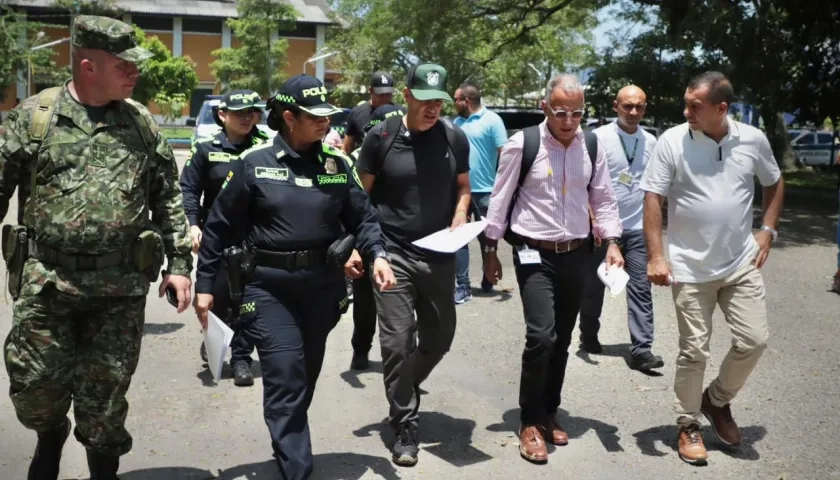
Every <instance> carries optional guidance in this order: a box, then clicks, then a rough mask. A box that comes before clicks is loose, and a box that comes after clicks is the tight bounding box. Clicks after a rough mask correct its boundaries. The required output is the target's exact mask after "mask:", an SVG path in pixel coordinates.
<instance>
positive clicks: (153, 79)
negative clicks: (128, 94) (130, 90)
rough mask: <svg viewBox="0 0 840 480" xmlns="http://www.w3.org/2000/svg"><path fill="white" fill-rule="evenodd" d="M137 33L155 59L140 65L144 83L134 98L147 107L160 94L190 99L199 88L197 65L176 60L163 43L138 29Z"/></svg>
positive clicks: (136, 29) (135, 28) (142, 82)
mask: <svg viewBox="0 0 840 480" xmlns="http://www.w3.org/2000/svg"><path fill="white" fill-rule="evenodd" d="M134 31H135V32H136V35H137V41H138V43H139V44H140V46H141V47H143V48H145V49H146V50H149V51H150V52H152V53H153V54H154V56H153V57H152V58H150V59H148V60H146V61H144V62H142V63H140V65H139V68H140V79H139V80H138V81H137V86H135V87H134V95H133V96H132V98H134V100H136V101H138V102H140V103H142V104H144V105H147V104H148V103H149V102H151V101H153V100H154V99H155V97H156V96H157V95H158V94H163V95H164V96H165V97H169V98H171V97H175V96H176V95H178V94H180V95H183V96H184V97H186V98H189V97H190V96H191V95H192V92H193V90H194V89H195V87H196V86H197V85H198V75H197V74H196V73H195V63H194V62H193V61H192V60H191V59H190V58H189V57H173V56H172V52H170V51H169V48H167V47H166V45H164V44H163V42H161V41H160V40H159V39H158V38H157V37H155V36H147V35H146V34H145V32H143V30H141V29H140V28H139V27H137V26H135V27H134Z"/></svg>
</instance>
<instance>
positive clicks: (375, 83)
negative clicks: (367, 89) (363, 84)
mask: <svg viewBox="0 0 840 480" xmlns="http://www.w3.org/2000/svg"><path fill="white" fill-rule="evenodd" d="M370 86H371V88H373V93H376V94H380V95H381V94H383V93H394V77H392V76H391V74H390V73H388V72H376V73H374V74H373V76H371V77H370Z"/></svg>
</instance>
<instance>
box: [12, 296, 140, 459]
mask: <svg viewBox="0 0 840 480" xmlns="http://www.w3.org/2000/svg"><path fill="white" fill-rule="evenodd" d="M145 306H146V297H83V296H76V295H69V294H66V293H63V292H60V291H58V290H57V289H56V288H55V287H54V286H53V285H47V286H45V287H44V289H43V290H41V291H40V292H39V293H38V294H36V295H23V296H21V297H20V298H19V299H18V301H17V302H16V303H15V306H14V322H13V324H12V330H11V331H10V332H9V336H8V337H7V338H6V343H5V347H4V352H5V358H6V371H7V372H8V374H9V382H10V385H11V387H10V389H9V392H10V395H11V398H12V404H13V405H14V407H15V412H16V413H17V417H18V419H19V420H20V422H21V423H22V424H23V426H25V427H26V428H29V429H32V430H35V431H37V432H41V431H47V430H51V429H54V428H56V427H57V426H59V425H61V423H62V422H63V420H64V418H65V417H66V416H67V413H68V412H69V410H70V402H71V401H72V402H73V414H74V417H75V420H76V429H75V431H74V433H75V436H76V439H77V440H78V441H79V442H80V443H81V444H82V445H84V446H85V448H87V449H89V450H92V451H95V452H99V453H102V454H110V455H124V454H125V453H127V452H128V451H129V450H131V446H132V439H131V435H129V433H128V432H127V431H126V429H125V417H126V414H127V413H128V402H127V401H126V398H125V394H126V392H127V391H128V386H129V384H130V383H131V376H132V375H133V374H134V371H135V369H136V368H137V362H138V360H139V357H140V340H141V338H142V335H143V323H144V311H145Z"/></svg>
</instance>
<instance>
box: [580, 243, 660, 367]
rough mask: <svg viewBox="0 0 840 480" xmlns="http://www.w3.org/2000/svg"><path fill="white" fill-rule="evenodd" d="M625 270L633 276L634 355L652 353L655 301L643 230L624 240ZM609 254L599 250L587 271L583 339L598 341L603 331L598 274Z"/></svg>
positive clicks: (629, 292) (630, 290)
mask: <svg viewBox="0 0 840 480" xmlns="http://www.w3.org/2000/svg"><path fill="white" fill-rule="evenodd" d="M621 253H622V255H624V268H625V270H626V271H627V274H628V275H629V276H630V280H629V281H628V282H627V287H626V288H627V326H628V327H629V329H630V353H631V354H632V355H634V356H635V355H639V354H641V353H643V352H649V351H650V348H651V345H653V299H652V298H651V291H650V288H651V286H650V281H648V279H647V249H646V248H645V236H644V232H643V231H642V230H628V231H625V232H624V234H623V235H622V236H621ZM606 254H607V247H606V245H601V246H600V247H598V248H596V249H595V252H594V253H593V255H592V261H591V263H590V266H589V267H587V270H586V279H585V280H584V286H583V288H584V291H583V297H582V298H581V304H580V336H581V338H582V339H585V338H591V339H596V338H598V331H599V330H600V329H601V322H600V317H601V309H602V307H603V305H604V288H605V287H604V283H603V282H601V279H599V278H598V275H597V273H595V271H596V269H597V268H598V265H600V264H601V262H603V261H604V257H605V256H606Z"/></svg>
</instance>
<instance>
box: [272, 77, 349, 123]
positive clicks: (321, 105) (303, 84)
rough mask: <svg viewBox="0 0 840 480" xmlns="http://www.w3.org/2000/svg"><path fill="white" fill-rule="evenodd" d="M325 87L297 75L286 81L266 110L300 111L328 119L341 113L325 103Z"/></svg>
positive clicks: (312, 78)
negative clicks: (284, 109) (286, 109)
mask: <svg viewBox="0 0 840 480" xmlns="http://www.w3.org/2000/svg"><path fill="white" fill-rule="evenodd" d="M327 93H328V92H327V87H325V86H324V84H323V83H321V81H320V80H318V79H317V78H315V77H313V76H310V75H305V74H304V75H297V76H295V77H292V78H290V79H288V80H286V83H284V84H283V86H281V87H280V90H279V91H278V92H277V95H275V96H274V97H272V98H271V99H270V100H269V101H268V108H269V109H275V108H288V109H300V110H303V111H304V112H306V113H308V114H310V115H314V116H316V117H329V116H330V115H335V114H336V113H339V112H341V109H340V108H336V107H334V106H333V105H330V104H329V103H327Z"/></svg>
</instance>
